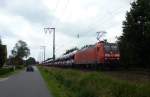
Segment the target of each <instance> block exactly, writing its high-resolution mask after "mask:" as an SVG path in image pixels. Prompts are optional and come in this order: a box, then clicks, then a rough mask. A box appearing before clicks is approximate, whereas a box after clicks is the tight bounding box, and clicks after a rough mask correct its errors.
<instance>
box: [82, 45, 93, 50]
mask: <svg viewBox="0 0 150 97" xmlns="http://www.w3.org/2000/svg"><path fill="white" fill-rule="evenodd" d="M92 46H93V45H84V46H83V47H81V49H84V48H88V47H92Z"/></svg>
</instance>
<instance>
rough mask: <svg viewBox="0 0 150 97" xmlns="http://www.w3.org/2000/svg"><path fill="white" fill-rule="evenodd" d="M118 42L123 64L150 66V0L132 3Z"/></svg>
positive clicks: (137, 0)
mask: <svg viewBox="0 0 150 97" xmlns="http://www.w3.org/2000/svg"><path fill="white" fill-rule="evenodd" d="M118 43H119V47H120V54H121V64H123V66H125V67H145V68H147V67H150V0H136V1H134V2H133V3H132V4H131V8H130V11H129V12H127V13H126V20H125V21H123V34H122V36H121V37H120V38H119V39H118Z"/></svg>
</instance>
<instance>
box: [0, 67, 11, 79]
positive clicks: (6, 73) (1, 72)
mask: <svg viewBox="0 0 150 97" xmlns="http://www.w3.org/2000/svg"><path fill="white" fill-rule="evenodd" d="M13 72H14V70H13V68H1V69H0V78H2V77H7V76H9V75H10V74H12V73H13Z"/></svg>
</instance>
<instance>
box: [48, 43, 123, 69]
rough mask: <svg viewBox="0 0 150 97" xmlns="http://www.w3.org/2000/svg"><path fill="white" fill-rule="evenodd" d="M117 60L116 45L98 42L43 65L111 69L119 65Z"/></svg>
mask: <svg viewBox="0 0 150 97" xmlns="http://www.w3.org/2000/svg"><path fill="white" fill-rule="evenodd" d="M119 60H120V53H119V48H118V45H117V44H116V43H108V42H104V41H100V42H98V43H96V44H94V45H91V46H89V47H86V48H83V49H80V50H76V51H73V52H71V53H69V54H66V55H63V56H61V57H59V58H57V59H56V60H54V61H53V60H47V61H45V64H46V65H50V66H59V67H69V66H70V67H86V68H92V67H105V66H110V67H112V66H117V65H119Z"/></svg>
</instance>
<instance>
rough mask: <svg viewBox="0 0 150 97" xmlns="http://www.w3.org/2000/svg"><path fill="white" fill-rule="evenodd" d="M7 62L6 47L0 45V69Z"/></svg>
mask: <svg viewBox="0 0 150 97" xmlns="http://www.w3.org/2000/svg"><path fill="white" fill-rule="evenodd" d="M6 60H7V48H6V45H2V44H0V68H1V67H2V66H3V65H4V63H5V62H6Z"/></svg>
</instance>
